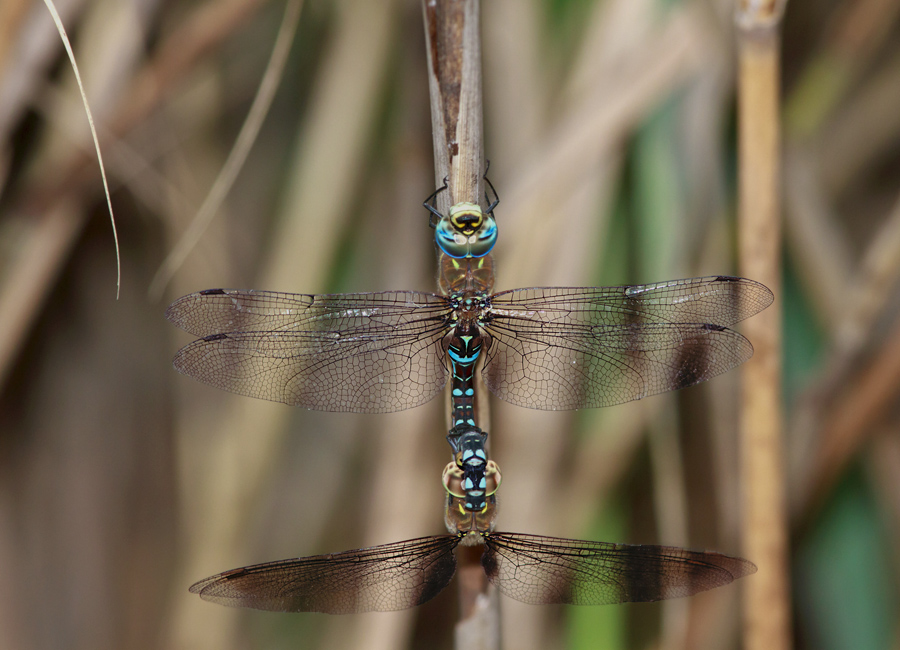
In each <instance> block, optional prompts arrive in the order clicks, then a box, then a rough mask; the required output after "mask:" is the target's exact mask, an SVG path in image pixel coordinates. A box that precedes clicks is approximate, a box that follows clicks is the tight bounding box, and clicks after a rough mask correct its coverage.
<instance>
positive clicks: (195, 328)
mask: <svg viewBox="0 0 900 650" xmlns="http://www.w3.org/2000/svg"><path fill="white" fill-rule="evenodd" d="M449 314H450V307H449V305H448V304H447V301H446V299H445V298H443V297H441V296H438V295H435V294H430V293H419V292H411V291H388V292H381V293H359V294H331V295H304V294H288V293H276V292H269V291H237V290H233V289H212V290H208V291H201V292H198V293H193V294H190V295H187V296H184V297H182V298H179V299H178V300H176V301H175V302H174V303H172V305H171V306H170V307H169V308H168V310H166V318H168V319H169V320H170V321H172V323H174V324H175V325H177V326H179V327H181V328H182V329H185V330H187V331H188V332H190V333H192V334H194V335H195V336H201V337H203V338H201V339H199V340H197V341H194V342H193V343H191V344H190V345H187V346H186V347H184V348H182V349H181V350H180V351H179V352H178V354H177V355H176V356H175V360H174V364H175V368H176V369H178V370H179V371H180V372H182V373H184V374H186V375H188V376H190V377H193V378H194V379H197V380H199V381H202V382H204V383H207V384H210V385H212V386H215V387H217V388H221V389H223V390H227V391H231V392H234V393H238V394H241V395H247V396H250V397H257V398H260V399H267V400H272V401H276V402H284V403H285V404H290V405H292V406H303V407H306V408H310V409H316V410H323V411H350V412H356V413H384V412H390V411H399V410H403V409H407V408H412V407H414V406H418V405H420V404H423V403H425V402H427V401H428V400H430V399H432V398H433V397H434V396H435V395H437V394H438V393H439V392H440V391H441V389H442V388H443V387H444V383H445V382H446V378H447V370H446V368H445V366H444V361H443V351H442V349H441V347H440V344H439V342H440V340H441V338H442V337H443V336H444V334H445V333H446V332H447V331H448V329H449V327H450V326H449V324H448V319H449Z"/></svg>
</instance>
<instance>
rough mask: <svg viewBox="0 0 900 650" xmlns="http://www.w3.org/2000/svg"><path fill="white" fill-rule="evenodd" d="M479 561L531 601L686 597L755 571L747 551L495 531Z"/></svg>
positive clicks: (512, 593)
mask: <svg viewBox="0 0 900 650" xmlns="http://www.w3.org/2000/svg"><path fill="white" fill-rule="evenodd" d="M485 544H486V549H485V551H484V555H482V558H481V562H482V565H483V566H484V570H485V572H486V573H487V575H488V578H489V579H490V581H491V582H492V583H494V585H496V587H497V589H499V590H500V592H501V593H502V594H504V595H506V596H509V597H510V598H514V599H515V600H519V601H522V602H524V603H529V604H532V605H550V604H567V605H609V604H614V603H636V602H650V601H655V600H665V599H667V598H681V597H684V596H691V595H693V594H696V593H699V592H701V591H707V590H708V589H715V588H716V587H721V586H723V585H727V584H729V583H731V582H732V581H734V580H736V579H738V578H741V577H743V576H746V575H749V574H751V573H755V572H756V566H755V565H754V564H753V563H752V562H748V561H747V560H744V559H742V558H738V557H730V556H728V555H722V554H720V553H712V552H702V551H689V550H687V549H683V548H675V547H672V546H632V545H629V544H610V543H605V542H585V541H581V540H574V539H560V538H557V537H542V536H539V535H519V534H516V533H490V534H487V535H485Z"/></svg>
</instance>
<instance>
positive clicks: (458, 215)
mask: <svg viewBox="0 0 900 650" xmlns="http://www.w3.org/2000/svg"><path fill="white" fill-rule="evenodd" d="M434 239H435V242H437V245H438V248H440V249H441V251H443V252H444V254H446V255H449V256H450V257H452V258H454V259H463V258H467V257H484V256H485V255H487V254H488V253H490V252H491V250H492V249H493V248H494V245H495V244H496V243H497V222H496V221H495V220H494V217H493V215H492V214H490V213H484V212H482V211H481V207H480V206H479V205H478V204H476V203H457V204H456V205H454V206H452V207H451V208H450V211H449V212H448V213H447V214H446V215H441V218H440V220H439V221H438V222H437V224H435V235H434Z"/></svg>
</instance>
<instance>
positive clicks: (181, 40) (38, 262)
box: [0, 0, 261, 385]
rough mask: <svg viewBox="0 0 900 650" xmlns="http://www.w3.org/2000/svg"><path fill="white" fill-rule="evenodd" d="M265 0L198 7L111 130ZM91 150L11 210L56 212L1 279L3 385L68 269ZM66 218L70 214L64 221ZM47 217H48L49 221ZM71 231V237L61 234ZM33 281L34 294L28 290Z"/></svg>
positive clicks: (28, 235)
mask: <svg viewBox="0 0 900 650" xmlns="http://www.w3.org/2000/svg"><path fill="white" fill-rule="evenodd" d="M260 2H261V0H230V1H229V2H221V1H220V0H211V1H210V2H209V3H207V4H205V5H203V6H201V7H200V8H199V9H197V10H196V11H195V12H194V13H193V14H192V15H191V16H190V17H189V18H188V19H187V20H186V21H185V22H184V23H183V26H182V27H181V28H180V29H179V30H178V31H177V32H176V33H174V34H172V35H171V36H170V37H169V38H168V39H167V40H166V43H165V44H164V45H163V46H162V47H161V48H160V50H159V54H158V55H157V56H156V57H155V58H154V59H153V60H151V61H150V62H149V63H148V64H147V65H146V66H144V68H143V71H142V72H141V73H140V74H139V75H138V80H137V81H136V82H135V83H134V84H132V86H131V90H130V91H128V92H127V93H126V99H125V100H124V102H123V103H122V105H120V107H119V108H118V109H116V111H115V113H114V114H113V115H112V116H111V118H110V119H109V121H108V123H109V124H110V125H111V126H110V127H108V128H107V129H106V131H105V132H106V133H110V134H112V136H113V137H118V136H122V135H124V134H125V133H126V132H127V131H129V130H130V129H131V128H134V127H135V126H137V125H138V124H140V123H141V122H142V121H143V119H144V118H145V117H146V116H147V115H148V114H149V113H150V112H151V111H152V110H153V109H154V108H156V107H157V106H158V105H159V104H160V103H161V102H162V100H163V99H164V98H165V97H166V96H167V94H168V92H169V91H170V90H171V89H172V88H173V87H174V86H175V84H176V83H177V82H178V81H180V80H181V79H182V78H183V76H184V75H185V74H186V73H188V72H189V71H190V70H192V69H193V68H194V66H195V65H196V63H197V61H198V60H199V58H200V57H201V56H202V55H203V54H205V53H207V52H208V51H209V50H210V49H212V48H213V47H215V46H216V45H218V44H219V43H221V42H222V41H223V40H224V39H225V38H226V37H227V36H229V35H230V34H232V33H234V31H235V30H237V29H239V28H240V27H241V26H243V25H244V23H245V22H246V20H247V17H248V16H249V15H250V13H252V11H254V10H255V9H256V8H257V6H258V5H259V4H260ZM101 146H102V147H103V148H104V149H105V148H107V146H108V138H101ZM91 155H92V154H91V153H90V152H89V150H88V149H79V150H77V151H75V152H73V153H72V154H71V156H70V157H69V158H68V160H67V161H65V162H64V163H63V164H62V165H60V170H61V171H59V172H58V173H56V174H54V175H53V178H51V179H49V180H48V179H46V178H44V177H42V178H40V179H37V180H35V181H34V182H33V183H32V184H31V185H30V186H29V187H27V188H25V190H24V191H22V193H21V194H20V196H19V197H18V198H17V200H16V202H15V205H13V206H12V207H11V208H10V210H9V212H10V213H11V214H16V213H20V214H23V215H53V216H52V217H48V216H44V217H41V218H34V219H29V220H27V221H26V228H25V230H24V232H23V233H22V234H21V241H20V244H19V246H18V248H19V250H21V251H23V253H24V254H23V255H21V256H19V258H18V260H17V261H16V263H15V265H13V266H11V267H10V269H9V270H8V271H7V273H6V274H5V275H4V277H3V278H2V284H0V312H2V313H3V314H5V319H4V320H5V322H6V323H7V324H8V326H6V327H4V328H3V329H2V330H0V385H2V383H3V381H4V380H5V377H6V375H7V373H8V372H9V367H10V364H11V363H12V361H13V359H14V354H15V351H16V350H18V349H20V347H21V345H22V340H23V338H24V336H25V335H26V333H27V332H28V330H29V327H30V326H31V323H33V322H34V319H35V317H36V315H37V313H38V311H39V310H40V307H41V306H42V305H43V303H44V299H45V297H46V295H47V293H48V292H49V290H50V289H51V288H52V286H53V285H54V280H55V278H56V275H57V272H58V271H59V269H60V268H62V266H63V263H64V262H65V259H66V256H65V255H66V253H67V252H68V251H69V250H71V247H72V245H73V243H74V240H75V237H77V235H78V233H79V232H81V229H82V226H83V225H84V221H85V214H84V213H83V212H82V211H78V210H71V209H68V208H60V207H59V206H60V205H61V204H69V205H71V204H72V201H73V199H72V197H73V196H74V195H78V194H80V193H81V192H82V191H83V188H84V187H85V184H86V183H90V184H92V185H91V186H93V184H94V183H96V176H95V173H94V167H93V166H92V160H91ZM62 220H67V222H66V223H63V221H62ZM45 221H46V223H44V222H45ZM60 234H64V235H65V237H66V240H65V241H59V236H60ZM26 286H27V287H28V289H29V296H28V299H27V300H22V299H20V295H19V294H20V292H21V291H23V290H24V287H26Z"/></svg>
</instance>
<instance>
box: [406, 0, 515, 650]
mask: <svg viewBox="0 0 900 650" xmlns="http://www.w3.org/2000/svg"><path fill="white" fill-rule="evenodd" d="M422 10H423V14H424V20H425V48H426V53H427V64H428V88H429V92H430V96H431V124H432V136H433V140H434V170H435V181H436V184H437V186H440V185H441V184H442V183H443V179H444V178H446V179H447V184H448V191H446V192H441V193H440V194H439V195H438V209H439V210H441V211H442V212H446V211H447V209H448V208H449V207H450V206H451V205H453V204H454V203H459V202H461V201H470V202H473V203H480V199H481V197H482V195H483V194H484V191H483V187H482V174H483V173H484V166H485V162H484V161H485V156H484V137H483V129H482V119H483V117H482V114H483V109H482V94H481V27H480V13H481V6H480V0H423V2H422ZM476 399H477V403H476V407H478V411H477V416H478V423H479V426H481V428H483V429H484V430H486V431H489V430H490V425H489V423H488V422H487V420H486V416H487V412H486V411H485V409H484V408H483V406H484V405H485V400H484V397H483V394H479V395H478V397H477V398H476ZM460 550H461V551H466V550H468V549H460ZM479 550H480V549H479ZM479 557H480V553H467V552H461V553H459V554H458V556H457V561H458V564H459V567H458V569H457V575H458V584H459V591H460V594H459V602H460V620H459V622H458V623H457V626H456V639H455V644H456V647H457V648H462V647H465V648H467V649H474V648H479V649H480V648H483V649H485V650H487V649H489V648H499V646H500V618H499V608H498V600H497V594H496V591H495V590H494V589H493V588H491V586H490V584H489V583H488V581H487V579H486V576H485V574H484V570H483V569H482V568H481V562H480V561H479Z"/></svg>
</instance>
